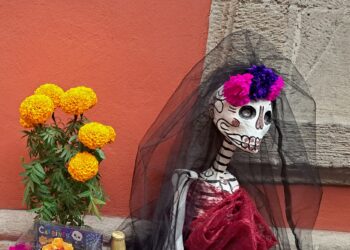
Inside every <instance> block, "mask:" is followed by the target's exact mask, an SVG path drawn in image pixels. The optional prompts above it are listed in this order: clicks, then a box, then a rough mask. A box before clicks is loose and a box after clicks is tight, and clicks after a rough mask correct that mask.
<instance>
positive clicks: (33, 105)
mask: <svg viewBox="0 0 350 250" xmlns="http://www.w3.org/2000/svg"><path fill="white" fill-rule="evenodd" d="M54 108H55V106H54V104H53V101H52V100H51V99H50V97H47V96H45V95H31V96H28V97H27V98H26V99H24V101H23V102H22V103H21V105H20V107H19V113H20V118H21V119H22V122H25V123H26V124H28V125H29V124H31V125H33V126H35V125H37V124H43V123H45V122H46V121H47V120H48V119H49V118H50V116H51V115H52V113H53V111H54ZM23 124H24V123H23Z"/></svg>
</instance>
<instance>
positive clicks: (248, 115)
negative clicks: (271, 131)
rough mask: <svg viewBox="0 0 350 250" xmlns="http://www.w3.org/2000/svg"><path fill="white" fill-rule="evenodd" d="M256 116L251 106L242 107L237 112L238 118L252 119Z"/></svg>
mask: <svg viewBox="0 0 350 250" xmlns="http://www.w3.org/2000/svg"><path fill="white" fill-rule="evenodd" d="M255 115H256V110H255V109H254V108H253V107H252V106H243V107H241V109H240V110H239V116H240V117H242V118H244V119H252V118H254V117H255Z"/></svg>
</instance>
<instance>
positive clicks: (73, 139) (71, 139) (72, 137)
mask: <svg viewBox="0 0 350 250" xmlns="http://www.w3.org/2000/svg"><path fill="white" fill-rule="evenodd" d="M76 139H77V135H73V136H71V138H69V141H68V143H72V142H73V141H75V140H76Z"/></svg>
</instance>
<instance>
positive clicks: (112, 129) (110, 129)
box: [106, 126, 116, 142]
mask: <svg viewBox="0 0 350 250" xmlns="http://www.w3.org/2000/svg"><path fill="white" fill-rule="evenodd" d="M106 127H107V129H108V130H109V142H114V140H115V136H116V134H115V131H114V128H113V127H112V126H106Z"/></svg>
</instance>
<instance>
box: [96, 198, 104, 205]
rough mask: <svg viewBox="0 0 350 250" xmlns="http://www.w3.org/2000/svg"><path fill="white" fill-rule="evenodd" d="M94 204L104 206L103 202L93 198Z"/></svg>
mask: <svg viewBox="0 0 350 250" xmlns="http://www.w3.org/2000/svg"><path fill="white" fill-rule="evenodd" d="M94 203H95V204H97V205H106V202H105V201H101V200H99V199H97V198H94Z"/></svg>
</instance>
